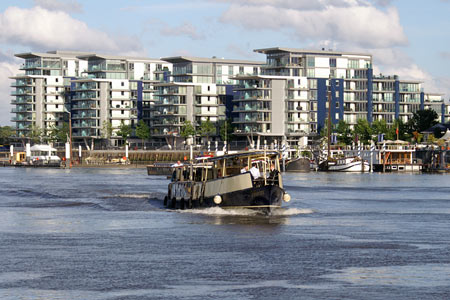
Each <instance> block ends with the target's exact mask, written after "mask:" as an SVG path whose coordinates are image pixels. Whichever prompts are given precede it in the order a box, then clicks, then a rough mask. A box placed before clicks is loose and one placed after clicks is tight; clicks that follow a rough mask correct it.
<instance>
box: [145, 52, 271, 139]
mask: <svg viewBox="0 0 450 300" xmlns="http://www.w3.org/2000/svg"><path fill="white" fill-rule="evenodd" d="M162 60H164V61H166V62H168V63H171V64H172V65H173V72H172V74H171V81H170V82H169V83H162V84H158V85H156V88H157V92H156V94H155V97H156V99H157V100H156V102H155V112H154V118H153V122H152V135H153V136H154V137H159V138H168V137H177V136H179V133H180V130H181V127H182V126H183V123H184V122H185V121H190V122H191V123H192V124H193V125H194V126H196V127H197V128H198V127H199V126H200V124H201V123H202V122H204V121H206V120H209V121H211V122H212V123H213V124H215V125H216V126H218V124H219V121H220V120H224V119H225V118H226V117H227V116H229V117H230V116H231V114H232V98H233V89H232V86H233V85H234V84H235V83H236V81H235V79H233V77H234V76H235V75H238V74H242V75H243V74H248V75H250V74H258V72H259V67H260V66H261V65H263V64H264V63H263V62H254V61H244V60H229V59H220V58H198V57H186V56H178V57H168V58H162ZM217 135H218V133H216V134H214V136H217Z"/></svg>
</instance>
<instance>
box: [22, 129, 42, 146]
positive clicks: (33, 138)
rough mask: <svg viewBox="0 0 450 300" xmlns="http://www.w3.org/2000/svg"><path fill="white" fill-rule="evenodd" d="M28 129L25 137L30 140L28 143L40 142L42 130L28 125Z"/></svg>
mask: <svg viewBox="0 0 450 300" xmlns="http://www.w3.org/2000/svg"><path fill="white" fill-rule="evenodd" d="M28 128H29V131H28V133H27V135H26V137H27V138H29V139H30V142H33V143H39V142H40V141H41V140H42V135H43V134H44V131H43V130H42V128H41V127H39V126H35V125H30V126H29V127H28Z"/></svg>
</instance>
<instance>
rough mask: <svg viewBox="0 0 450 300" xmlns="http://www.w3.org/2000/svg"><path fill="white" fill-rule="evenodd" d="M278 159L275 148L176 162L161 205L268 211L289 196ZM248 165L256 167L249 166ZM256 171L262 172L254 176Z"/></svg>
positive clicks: (288, 198)
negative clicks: (272, 149)
mask: <svg viewBox="0 0 450 300" xmlns="http://www.w3.org/2000/svg"><path fill="white" fill-rule="evenodd" d="M279 159H280V154H279V153H278V152H275V151H270V152H269V151H252V152H240V153H235V154H226V155H222V156H216V157H204V158H197V159H196V160H195V162H192V163H190V164H187V165H178V166H175V167H174V171H173V175H172V182H170V183H169V186H168V191H167V195H166V196H165V198H164V205H165V206H166V207H168V208H177V209H191V208H201V207H220V208H223V209H229V208H246V209H256V210H260V211H262V212H264V213H266V214H270V213H271V212H272V211H273V210H275V209H277V208H280V207H281V204H282V202H283V201H285V202H289V201H290V199H291V197H290V195H289V194H287V193H286V192H285V190H284V189H283V181H282V177H281V173H280V171H279V170H280V163H279ZM246 166H247V168H246ZM251 166H253V168H256V169H258V171H255V169H253V170H250V169H249V168H250V167H251ZM272 168H273V170H271V169H272ZM255 172H256V173H259V174H260V175H261V176H260V177H258V178H255V176H254V175H252V174H254V173H255Z"/></svg>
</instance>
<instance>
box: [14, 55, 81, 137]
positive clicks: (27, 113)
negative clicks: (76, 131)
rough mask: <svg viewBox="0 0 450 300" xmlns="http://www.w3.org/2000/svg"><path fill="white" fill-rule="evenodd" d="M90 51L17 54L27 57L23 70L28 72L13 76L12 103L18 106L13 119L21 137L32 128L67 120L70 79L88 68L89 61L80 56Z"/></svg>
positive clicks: (60, 123)
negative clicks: (81, 59)
mask: <svg viewBox="0 0 450 300" xmlns="http://www.w3.org/2000/svg"><path fill="white" fill-rule="evenodd" d="M82 54H87V53H82V52H71V51H49V52H47V53H38V52H29V53H21V54H16V55H15V56H17V57H20V58H23V59H25V63H24V64H22V65H21V67H20V69H21V70H23V71H25V73H23V74H17V75H16V76H13V77H11V79H13V80H14V82H13V83H12V85H11V86H12V87H13V88H14V89H15V90H14V91H13V92H12V94H11V95H12V96H14V97H15V99H13V100H12V102H11V104H12V105H13V106H15V107H14V108H13V110H12V113H14V114H15V116H14V117H13V119H12V121H13V122H15V123H16V134H17V136H18V137H26V136H28V135H29V133H30V131H31V129H32V127H37V128H40V129H42V130H44V131H47V130H51V129H52V128H53V127H61V126H62V125H63V123H64V122H68V120H69V119H68V111H69V107H68V103H69V97H68V90H69V88H70V80H69V79H68V78H70V77H72V78H74V77H78V76H80V74H81V72H83V71H84V70H85V69H86V68H87V62H85V61H80V59H78V58H77V56H79V55H82Z"/></svg>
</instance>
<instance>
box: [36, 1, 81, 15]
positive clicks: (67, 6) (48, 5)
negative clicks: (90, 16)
mask: <svg viewBox="0 0 450 300" xmlns="http://www.w3.org/2000/svg"><path fill="white" fill-rule="evenodd" d="M33 2H34V4H35V5H36V6H40V7H42V8H45V9H48V10H54V11H65V12H67V13H69V14H70V13H81V12H83V7H82V5H81V4H80V3H79V2H78V1H76V0H33Z"/></svg>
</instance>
